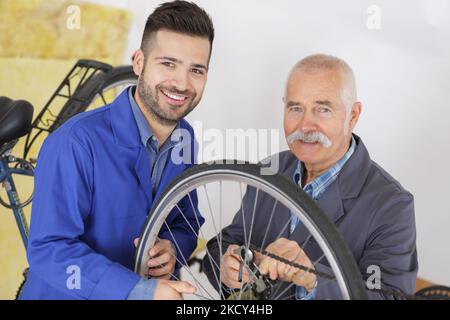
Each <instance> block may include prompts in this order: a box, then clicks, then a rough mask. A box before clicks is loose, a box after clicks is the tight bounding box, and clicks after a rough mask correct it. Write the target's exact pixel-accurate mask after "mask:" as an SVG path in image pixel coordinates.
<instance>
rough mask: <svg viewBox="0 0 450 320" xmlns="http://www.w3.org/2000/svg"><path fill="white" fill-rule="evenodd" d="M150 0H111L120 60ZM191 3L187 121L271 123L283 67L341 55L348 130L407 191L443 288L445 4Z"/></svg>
mask: <svg viewBox="0 0 450 320" xmlns="http://www.w3.org/2000/svg"><path fill="white" fill-rule="evenodd" d="M160 2H162V0H161V1H138V0H129V1H126V0H125V1H120V0H119V1H117V2H116V3H117V5H119V6H122V7H126V8H128V9H130V10H131V11H132V12H133V13H134V19H133V25H132V29H131V33H130V38H129V45H128V49H127V59H126V61H125V62H126V63H128V62H129V58H128V57H129V56H130V55H131V52H132V51H133V50H134V49H135V48H137V47H138V46H139V44H140V38H141V34H142V30H143V28H144V25H145V20H146V18H147V16H148V14H149V13H150V12H151V11H152V10H153V9H154V8H155V6H156V5H157V4H158V3H160ZM108 3H109V4H112V3H114V1H108ZM196 3H198V4H199V5H200V6H202V7H204V8H205V9H206V10H207V11H208V12H209V13H210V14H211V16H212V18H213V21H214V25H215V29H216V40H215V43H214V49H213V57H212V61H211V70H210V73H209V80H208V85H207V88H206V92H205V95H204V99H203V101H202V102H201V104H200V105H199V106H198V108H197V109H196V110H195V111H194V112H193V113H192V114H191V115H190V116H189V119H190V121H194V120H201V121H203V122H202V123H203V127H204V129H205V128H219V129H221V130H225V129H226V128H244V129H246V128H279V129H281V128H282V104H281V98H282V93H283V88H284V83H285V78H286V75H287V72H288V71H289V69H290V67H291V66H292V65H293V64H294V63H295V62H297V61H298V60H299V59H301V58H302V57H304V56H305V55H309V54H312V53H317V52H323V53H330V54H333V55H336V56H339V57H341V58H343V59H345V60H346V61H347V62H348V63H349V64H350V65H351V66H352V67H353V69H354V71H355V74H356V78H357V85H358V89H359V98H360V100H361V101H362V103H363V113H362V115H361V118H360V122H359V124H358V126H357V128H356V133H357V134H359V135H360V136H361V137H362V138H363V140H364V143H365V144H366V146H367V147H368V149H369V152H370V154H371V156H372V158H373V159H374V160H375V161H377V162H378V163H379V164H380V165H382V166H383V167H384V168H385V169H386V170H387V171H388V172H390V173H391V174H392V175H393V176H394V177H395V178H396V179H398V180H399V181H400V182H401V183H402V184H403V185H404V186H405V187H406V188H407V189H408V190H410V191H411V192H412V193H413V194H414V196H415V205H416V220H417V236H418V238H417V244H418V252H419V263H420V271H419V275H420V276H422V277H425V278H428V279H430V280H432V281H435V282H438V283H442V284H447V285H450V273H449V272H447V270H448V266H450V246H449V244H450V241H449V236H448V234H449V231H450V230H449V229H450V205H449V203H448V199H450V194H449V193H450V168H449V163H450V1H447V0H433V1H426V0H422V1H410V0H396V1H393V0H385V1H381V0H377V1H366V0H347V1H333V0H328V1H325V0H320V1H298V0H277V1H273V0H272V1H269V0H240V1H237V0H198V1H196ZM370 5H377V6H378V7H379V8H380V9H381V29H380V30H370V29H369V28H368V27H367V20H368V19H369V18H370V17H373V16H372V15H371V14H368V13H367V12H366V11H367V9H368V7H369V6H370ZM280 134H281V137H280V142H281V145H280V148H281V149H285V148H286V144H285V142H284V137H283V136H282V131H280ZM447 197H449V198H447Z"/></svg>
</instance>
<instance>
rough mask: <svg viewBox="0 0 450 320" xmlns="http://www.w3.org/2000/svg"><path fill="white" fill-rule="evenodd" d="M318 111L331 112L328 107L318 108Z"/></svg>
mask: <svg viewBox="0 0 450 320" xmlns="http://www.w3.org/2000/svg"><path fill="white" fill-rule="evenodd" d="M319 112H320V113H329V112H331V109H329V108H323V107H322V108H319Z"/></svg>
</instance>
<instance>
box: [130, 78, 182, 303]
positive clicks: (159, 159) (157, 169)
mask: <svg viewBox="0 0 450 320" xmlns="http://www.w3.org/2000/svg"><path fill="white" fill-rule="evenodd" d="M135 90H136V87H135V86H133V87H130V88H129V89H128V99H129V101H130V105H131V109H132V111H133V115H134V119H135V120H136V124H137V126H138V130H139V135H140V137H141V142H142V144H143V145H144V146H145V150H146V151H147V155H148V158H149V160H150V173H151V180H152V195H153V197H154V196H155V192H156V190H157V189H158V188H157V187H158V185H159V183H160V182H161V178H162V175H163V173H164V169H165V167H166V164H167V159H168V156H169V154H170V151H171V150H172V149H173V147H175V146H176V145H177V143H178V142H180V137H179V136H178V135H176V134H175V133H172V135H171V136H170V137H169V138H168V139H167V140H166V141H165V142H164V143H163V145H162V146H161V148H159V146H158V140H157V139H156V137H155V135H154V134H153V132H152V129H151V128H150V126H149V125H148V123H147V119H146V118H145V116H144V114H143V113H142V111H141V109H140V108H139V106H138V105H137V103H136V100H135V99H134V92H135ZM179 126H180V123H179V122H178V123H177V125H176V127H175V129H174V131H175V132H176V129H178V128H179ZM157 283H158V280H157V279H144V278H142V279H140V280H139V282H138V283H137V284H136V286H135V287H134V288H133V289H132V290H131V292H130V293H129V295H128V298H127V299H128V300H152V299H153V296H154V294H155V288H156V285H157Z"/></svg>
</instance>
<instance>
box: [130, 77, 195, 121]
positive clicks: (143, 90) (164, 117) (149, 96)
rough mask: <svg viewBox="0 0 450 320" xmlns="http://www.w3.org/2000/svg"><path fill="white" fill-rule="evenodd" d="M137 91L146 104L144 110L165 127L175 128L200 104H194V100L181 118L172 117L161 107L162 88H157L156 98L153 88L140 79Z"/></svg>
mask: <svg viewBox="0 0 450 320" xmlns="http://www.w3.org/2000/svg"><path fill="white" fill-rule="evenodd" d="M137 90H138V94H139V97H140V99H141V101H142V103H143V104H144V108H145V109H146V110H147V111H148V112H149V113H150V115H151V116H152V117H154V118H155V119H156V120H157V121H158V122H159V123H161V124H163V125H165V126H175V125H176V124H177V122H178V121H180V119H182V118H184V117H185V116H187V115H188V114H189V113H190V112H191V111H192V110H193V109H194V108H195V107H196V106H197V104H198V102H199V101H197V102H196V103H194V101H193V100H192V101H191V102H190V104H189V106H188V108H186V110H185V111H184V112H183V113H182V114H181V115H180V116H179V117H176V118H174V117H171V116H170V115H169V114H168V113H166V112H165V111H164V110H163V109H162V108H161V106H160V105H159V96H158V92H159V91H160V87H159V86H156V87H155V96H156V99H155V97H154V96H153V93H152V90H151V87H150V86H149V85H148V84H147V83H146V82H145V80H144V78H143V77H140V78H139V81H138V85H137Z"/></svg>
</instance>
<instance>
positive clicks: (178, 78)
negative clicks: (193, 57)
mask: <svg viewBox="0 0 450 320" xmlns="http://www.w3.org/2000/svg"><path fill="white" fill-rule="evenodd" d="M170 84H171V86H173V87H174V88H175V89H176V90H177V91H180V92H184V91H187V90H188V89H189V88H190V82H189V74H188V71H186V70H182V69H181V68H180V69H179V70H177V71H176V72H175V73H174V75H173V78H172V79H171V81H170Z"/></svg>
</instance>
